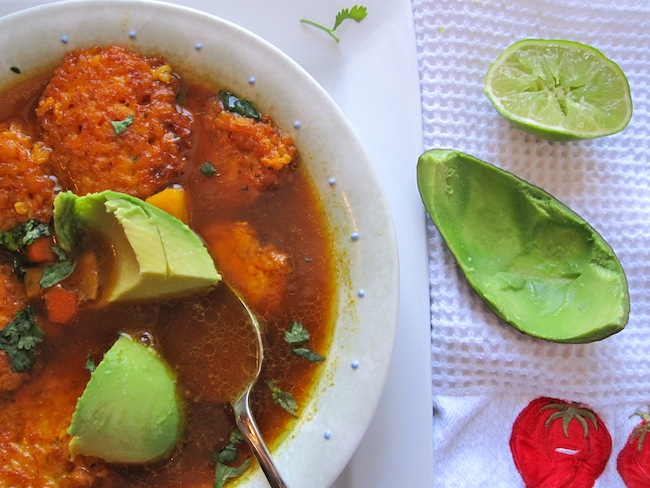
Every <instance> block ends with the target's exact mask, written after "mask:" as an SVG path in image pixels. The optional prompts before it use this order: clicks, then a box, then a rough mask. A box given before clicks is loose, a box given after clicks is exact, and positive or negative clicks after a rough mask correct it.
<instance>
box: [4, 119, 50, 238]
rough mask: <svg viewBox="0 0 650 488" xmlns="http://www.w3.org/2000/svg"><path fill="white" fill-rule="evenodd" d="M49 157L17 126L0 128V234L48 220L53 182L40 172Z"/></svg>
mask: <svg viewBox="0 0 650 488" xmlns="http://www.w3.org/2000/svg"><path fill="white" fill-rule="evenodd" d="M49 157H50V152H49V150H48V149H47V148H46V147H45V146H44V145H43V144H42V143H41V142H33V140H32V139H31V138H30V137H28V136H27V135H26V134H25V133H24V132H23V130H22V129H21V127H20V126H19V125H17V124H10V125H9V126H7V125H6V124H3V126H2V127H0V231H1V232H4V231H7V230H9V229H12V228H14V227H16V226H17V225H19V224H22V223H23V222H26V221H27V220H29V219H38V220H40V221H42V222H49V221H50V219H51V218H52V202H53V201H54V186H55V184H54V181H53V180H52V179H51V178H49V177H48V176H47V175H46V174H45V172H44V171H43V167H44V166H45V164H46V163H47V161H48V159H49Z"/></svg>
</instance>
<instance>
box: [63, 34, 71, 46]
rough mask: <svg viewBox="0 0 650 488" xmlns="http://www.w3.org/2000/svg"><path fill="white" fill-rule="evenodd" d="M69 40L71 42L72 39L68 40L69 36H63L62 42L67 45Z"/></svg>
mask: <svg viewBox="0 0 650 488" xmlns="http://www.w3.org/2000/svg"><path fill="white" fill-rule="evenodd" d="M69 40H70V39H68V36H66V35H65V34H63V35H62V36H61V42H62V43H63V44H67V43H68V41H69Z"/></svg>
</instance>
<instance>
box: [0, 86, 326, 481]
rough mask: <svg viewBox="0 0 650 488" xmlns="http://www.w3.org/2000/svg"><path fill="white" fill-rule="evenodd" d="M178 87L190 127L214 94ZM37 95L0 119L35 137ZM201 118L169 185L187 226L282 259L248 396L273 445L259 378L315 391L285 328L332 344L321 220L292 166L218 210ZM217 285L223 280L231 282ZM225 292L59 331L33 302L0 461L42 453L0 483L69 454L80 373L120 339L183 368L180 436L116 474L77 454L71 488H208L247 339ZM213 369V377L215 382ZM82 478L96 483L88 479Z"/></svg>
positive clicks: (319, 347)
mask: <svg viewBox="0 0 650 488" xmlns="http://www.w3.org/2000/svg"><path fill="white" fill-rule="evenodd" d="M183 83H184V85H183V88H182V90H183V101H182V103H183V106H184V107H185V108H186V109H188V110H189V111H190V112H192V113H194V114H195V117H196V119H197V120H198V119H200V116H198V115H196V114H199V113H200V111H201V108H200V107H201V106H202V105H203V104H204V103H205V101H206V100H207V99H208V98H210V97H213V96H214V95H215V93H216V90H215V89H214V88H212V87H206V86H204V85H202V84H200V83H194V82H192V84H188V83H187V82H186V80H183ZM42 88H43V83H42V80H40V81H38V82H30V83H28V84H25V85H24V86H23V87H20V88H18V89H15V90H13V91H12V93H10V94H8V95H6V96H4V97H3V98H2V99H0V114H2V115H4V116H5V120H6V119H15V120H19V121H21V122H22V123H23V124H25V125H27V126H28V127H29V128H31V130H32V135H34V136H35V137H36V136H37V134H38V128H37V125H36V121H35V118H34V115H33V112H34V110H33V109H34V106H35V104H36V102H37V100H38V96H39V95H40V92H41V91H42ZM198 122H199V123H195V132H194V135H193V138H194V140H193V147H192V149H191V150H190V152H189V153H188V166H187V169H186V172H185V174H184V175H183V176H182V177H180V178H179V179H178V180H177V181H175V182H173V183H174V184H176V185H179V186H181V187H182V188H183V189H184V190H185V191H186V193H187V195H188V197H189V204H190V209H189V210H190V211H189V214H190V222H189V225H190V227H191V228H192V229H194V230H195V231H196V232H197V233H198V234H199V236H201V234H202V232H203V231H204V229H206V228H208V227H209V226H210V225H212V224H214V223H215V222H221V221H232V220H242V221H247V222H248V223H249V224H250V225H252V226H253V228H254V229H255V231H256V233H257V237H258V238H259V240H260V241H261V242H263V243H269V244H272V245H273V246H274V247H275V248H277V249H279V250H281V251H282V252H283V253H286V254H287V255H288V256H289V261H290V265H291V272H290V275H289V280H288V286H287V290H286V295H285V296H284V297H283V303H282V306H281V307H280V309H279V310H278V311H273V312H272V313H269V314H266V315H261V316H259V319H260V323H261V326H262V330H263V336H264V344H265V363H264V368H263V374H262V378H261V379H260V381H259V382H258V384H257V386H256V389H255V391H254V395H253V411H254V414H255V416H256V420H257V423H258V425H259V427H260V429H261V431H262V434H263V436H264V437H265V439H266V440H267V442H268V443H270V444H271V445H273V444H274V443H277V442H279V441H280V440H281V439H282V438H283V436H284V434H285V433H286V432H287V431H288V430H289V429H290V428H291V426H292V424H293V423H294V422H295V419H294V417H293V416H292V415H290V414H289V413H288V412H286V411H284V410H283V409H282V408H281V407H280V406H279V405H277V404H275V403H274V402H273V399H272V396H271V392H270V388H269V387H268V385H267V384H266V382H267V381H273V382H274V383H275V384H276V385H277V386H278V387H279V388H280V389H282V390H283V391H286V392H290V393H291V394H292V395H293V396H294V397H295V399H296V401H297V403H298V405H299V406H303V405H305V404H306V403H307V402H308V399H309V397H310V395H311V394H312V393H313V385H314V383H315V380H316V378H317V376H318V372H319V369H320V368H319V364H312V363H310V362H309V361H307V360H306V359H304V358H300V357H297V356H295V355H294V354H293V353H292V352H291V347H290V346H289V345H288V344H287V343H286V341H285V338H284V334H285V332H286V331H287V330H288V329H289V327H290V325H291V324H292V323H293V322H299V323H301V324H302V325H303V326H304V327H305V328H306V329H307V330H308V331H309V332H310V334H311V339H310V341H309V344H308V347H309V348H310V349H312V350H314V351H316V352H318V353H320V354H322V355H324V356H326V355H327V354H326V353H327V350H328V347H329V342H330V339H331V332H332V328H333V325H332V323H333V317H332V314H333V309H334V301H335V298H334V296H335V293H334V292H335V289H334V288H335V287H334V258H333V249H332V247H331V244H330V243H331V239H330V234H329V230H328V223H327V221H326V218H325V213H324V210H323V208H322V206H321V202H320V199H319V197H318V195H317V192H316V190H315V188H314V185H313V183H312V181H311V180H310V176H309V175H308V174H307V171H306V170H305V168H304V167H303V166H302V165H301V162H300V159H299V158H298V163H297V164H296V165H295V167H293V168H292V169H291V171H290V178H288V179H287V181H286V182H284V184H282V185H281V186H280V187H279V188H277V189H275V190H273V191H270V192H268V193H266V194H263V195H261V196H260V197H259V198H257V199H256V200H255V201H253V202H252V203H250V204H247V205H246V206H245V207H242V208H237V207H235V208H232V207H229V206H228V205H222V198H223V197H222V196H220V194H219V192H218V187H215V184H212V182H211V181H210V178H208V177H206V176H205V175H203V174H202V173H201V172H200V170H199V169H200V167H201V165H202V164H203V163H204V162H205V161H206V160H208V158H209V157H212V155H214V151H213V148H211V147H210V140H209V137H208V136H207V135H206V133H205V129H204V128H203V126H202V124H201V123H200V120H198ZM215 188H217V189H216V190H215ZM98 247H99V250H98V256H100V262H103V263H104V264H103V265H101V266H100V270H103V271H102V273H100V278H101V282H102V283H103V284H104V285H107V284H108V283H110V280H111V279H110V272H109V271H107V268H109V267H110V265H111V264H112V262H113V258H112V256H111V254H110V250H109V251H107V250H106V249H103V247H105V246H98ZM223 278H224V280H226V282H227V281H228V279H229V278H228V276H223ZM224 287H225V283H220V284H219V285H218V286H217V287H216V289H215V290H214V291H212V292H210V293H209V294H198V295H197V296H192V297H185V298H176V299H171V300H166V301H164V302H159V303H136V304H107V303H95V304H86V305H84V306H83V308H82V309H81V311H80V313H79V314H78V315H77V317H75V319H74V320H73V321H72V322H71V323H68V324H65V325H57V324H54V323H49V322H48V321H47V318H46V315H45V313H44V309H43V305H42V302H41V301H40V300H39V299H36V300H33V303H32V305H33V306H34V307H35V309H36V311H37V315H38V324H39V326H40V327H41V328H42V329H43V330H44V331H45V338H44V341H43V343H42V344H41V346H40V349H39V352H38V355H37V359H36V365H35V367H34V369H33V371H32V373H31V379H30V381H29V382H28V383H26V384H25V385H24V386H23V387H22V388H21V389H19V390H18V391H17V392H16V393H14V394H9V395H8V396H7V397H5V398H2V397H0V458H3V456H5V455H9V454H8V453H9V452H10V450H11V449H20V445H21V443H42V446H43V447H42V449H41V451H40V452H41V455H42V456H41V458H38V456H33V455H29V456H28V455H27V454H25V459H24V462H25V466H24V468H17V467H16V466H14V467H13V468H11V467H7V466H4V467H2V466H0V486H12V483H16V481H15V480H19V479H23V480H32V479H38V478H37V477H38V471H39V469H41V468H42V467H43V465H46V464H47V463H48V462H50V461H51V458H52V456H55V457H56V456H58V457H62V458H65V457H66V456H68V457H69V454H68V453H67V442H68V441H69V436H68V435H67V434H66V433H65V430H66V429H67V427H68V425H69V422H70V418H71V416H72V413H73V411H74V408H75V405H76V401H77V398H78V397H79V396H80V395H81V393H82V392H83V390H84V388H85V385H86V383H87V381H88V380H89V378H90V373H89V371H88V369H86V367H85V365H86V364H87V361H88V360H91V361H92V362H95V363H97V362H99V361H100V360H101V358H102V356H103V354H104V352H105V351H106V350H108V349H109V348H110V347H111V346H112V344H113V343H114V342H115V340H116V338H117V335H118V334H119V333H123V332H125V333H128V334H131V335H132V336H134V337H136V338H137V339H139V340H142V341H145V342H147V343H150V344H151V345H152V346H153V347H156V348H157V349H158V350H159V351H160V352H161V354H162V356H163V357H164V359H165V360H166V361H167V362H168V363H169V364H170V366H171V367H172V368H173V369H174V370H176V371H180V370H182V371H183V373H182V374H179V375H178V376H179V389H180V391H181V392H182V394H183V396H184V397H185V407H186V428H185V433H184V439H183V441H182V442H181V443H180V444H179V447H178V448H177V450H176V452H175V453H174V455H173V457H172V458H171V459H170V460H164V461H161V462H158V463H156V464H155V465H153V466H145V467H142V466H140V467H133V466H130V467H129V466H116V465H109V464H104V463H103V462H102V461H100V460H96V459H83V458H77V459H75V460H74V465H76V466H77V468H79V466H81V471H82V472H83V473H84V474H85V475H86V476H87V477H88V479H85V481H84V477H83V476H79V480H80V481H78V482H77V483H75V482H71V483H70V486H106V487H129V486H138V487H139V486H142V487H171V486H183V487H186V486H196V487H199V486H205V487H210V486H212V482H213V479H214V460H213V456H214V453H215V452H216V451H218V450H219V449H222V448H223V447H224V446H225V445H226V444H227V443H228V439H229V436H230V433H231V431H232V429H233V427H234V419H233V416H232V410H231V407H230V405H229V404H228V402H227V399H225V398H222V397H223V395H222V394H220V393H219V389H220V388H227V387H228V386H227V385H226V384H225V383H227V382H228V381H233V380H234V381H241V380H242V378H243V377H244V376H245V375H246V374H248V373H250V371H249V372H248V373H246V372H241V371H240V369H242V368H243V366H242V364H241V363H242V361H244V359H242V358H241V356H245V355H246V353H241V351H250V350H251V347H252V345H251V344H252V342H251V341H252V340H253V339H252V335H251V334H250V329H249V330H248V331H247V330H246V327H245V326H244V325H242V323H241V320H239V319H238V316H237V315H236V314H237V313H240V312H232V311H230V308H232V307H228V306H227V305H225V304H224V303H225V302H227V301H228V300H231V301H232V300H233V298H232V296H230V297H229V296H228V294H227V292H226V291H225V290H224ZM233 303H234V302H233ZM234 308H236V307H234ZM233 313H234V314H235V315H233ZM238 320H239V322H238ZM233 323H236V324H238V325H236V326H233ZM242 341H244V343H243V344H242V343H241V342H242ZM246 341H247V342H246ZM219 371H220V373H221V374H219ZM211 372H214V373H215V374H214V375H213V376H214V378H212V379H210V378H209V377H210V376H211ZM184 378H185V381H184ZM238 378H239V379H238ZM300 414H301V409H300V408H299V409H298V415H300ZM240 452H241V454H240V457H239V461H241V460H243V459H244V457H246V456H250V453H249V452H248V450H247V449H246V448H245V447H244V445H243V444H242V445H240ZM48 456H49V458H48ZM14 457H15V456H14ZM27 458H29V459H27ZM0 464H4V462H3V463H0ZM46 469H47V468H46ZM67 469H72V468H71V467H68V468H67ZM10 470H13V471H11V473H13V474H12V475H11V476H14V475H16V471H20V473H19V474H20V475H21V476H23V477H22V478H20V477H14V478H11V477H10V474H8V473H9V472H10ZM21 470H22V471H21ZM16 476H17V475H16ZM3 477H4V480H3ZM32 477H33V478H32ZM90 478H95V480H94V481H92V482H90V481H89V479H90ZM12 480H13V481H12ZM3 483H4V484H3Z"/></svg>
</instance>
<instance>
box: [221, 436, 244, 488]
mask: <svg viewBox="0 0 650 488" xmlns="http://www.w3.org/2000/svg"><path fill="white" fill-rule="evenodd" d="M242 442H244V436H243V435H242V433H241V432H240V431H239V429H238V428H234V429H233V430H232V432H230V438H229V439H228V444H226V447H224V448H223V449H221V450H220V451H217V452H216V453H215V454H214V462H215V470H214V471H215V472H214V483H213V485H212V486H213V488H223V486H224V485H225V484H226V482H227V481H228V480H231V479H232V478H237V477H238V476H240V475H241V474H242V473H243V472H244V471H245V470H246V468H248V466H249V465H250V462H251V460H250V458H248V459H246V460H245V461H244V462H243V463H242V464H240V465H239V466H235V467H233V466H228V465H227V464H226V463H234V462H235V461H236V460H237V458H238V457H239V449H237V446H238V445H239V444H241V443H242Z"/></svg>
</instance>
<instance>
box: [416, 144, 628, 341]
mask: <svg viewBox="0 0 650 488" xmlns="http://www.w3.org/2000/svg"><path fill="white" fill-rule="evenodd" d="M417 172H418V173H417V179H418V187H419V190H420V194H421V197H422V201H423V202H424V204H425V207H426V209H427V211H428V212H429V215H430V216H431V218H432V220H433V222H434V223H435V225H436V227H437V228H438V231H439V232H440V234H441V236H442V237H443V239H444V240H445V242H446V244H447V246H448V248H449V249H450V251H451V252H452V254H453V255H454V257H455V259H456V260H457V262H458V264H459V267H460V268H461V270H462V271H463V273H464V275H465V276H466V278H467V280H468V282H469V284H470V285H471V286H472V287H473V288H474V290H475V291H476V292H477V293H478V294H479V296H481V298H483V300H484V301H485V302H486V303H487V304H488V305H489V306H490V308H491V309H492V310H493V311H494V312H495V313H496V314H497V315H498V316H500V317H501V318H502V319H504V320H505V321H506V322H508V323H509V324H511V325H512V326H514V327H515V328H516V329H518V330H520V331H521V332H524V333H526V334H529V335H532V336H535V337H540V338H543V339H547V340H550V341H555V342H571V343H581V342H592V341H596V340H600V339H603V338H605V337H607V336H609V335H611V334H614V333H616V332H619V331H620V330H622V329H623V327H625V324H626V323H627V320H628V316H629V294H628V288H627V280H626V277H625V273H624V271H623V269H622V267H621V265H620V263H619V261H618V259H617V258H616V256H615V254H614V252H613V250H612V248H611V247H610V246H609V245H608V244H607V242H605V240H604V239H603V238H602V237H601V236H600V235H599V234H598V233H597V232H596V231H595V230H594V229H593V228H592V227H591V226H590V225H589V224H588V223H587V222H585V221H584V220H583V219H582V218H581V217H580V216H578V215H577V214H576V213H575V212H573V211H572V210H571V209H569V208H568V207H566V206H565V205H564V204H562V203H561V202H559V201H558V200H556V199H555V198H554V197H553V196H551V195H549V194H548V193H546V192H545V191H543V190H541V189H540V188H537V187H535V186H533V185H531V184H529V183H527V182H526V181H524V180H522V179H520V178H518V177H516V176H514V175H512V174H510V173H508V172H506V171H503V170H501V169H499V168H497V167H495V166H492V165H490V164H488V163H486V162H484V161H481V160H478V159H476V158H474V157H472V156H469V155H467V154H464V153H462V152H459V151H453V150H445V149H433V150H431V151H427V152H425V153H424V154H423V155H422V156H421V157H420V158H419V160H418V168H417Z"/></svg>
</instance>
